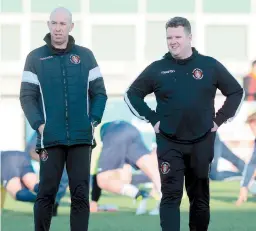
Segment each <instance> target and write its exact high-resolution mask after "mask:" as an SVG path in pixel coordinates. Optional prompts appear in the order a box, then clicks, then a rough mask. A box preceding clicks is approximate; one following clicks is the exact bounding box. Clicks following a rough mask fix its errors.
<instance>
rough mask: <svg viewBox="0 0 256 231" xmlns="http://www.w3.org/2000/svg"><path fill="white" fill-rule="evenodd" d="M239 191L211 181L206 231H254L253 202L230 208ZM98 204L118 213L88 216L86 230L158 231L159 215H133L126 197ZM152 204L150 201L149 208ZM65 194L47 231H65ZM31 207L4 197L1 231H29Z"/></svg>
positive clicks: (184, 209)
mask: <svg viewBox="0 0 256 231" xmlns="http://www.w3.org/2000/svg"><path fill="white" fill-rule="evenodd" d="M238 191H239V183H238V182H211V222H210V227H209V231H256V199H255V198H253V197H251V195H250V198H249V201H248V202H247V203H245V204H244V205H242V206H241V207H236V206H235V205H234V202H235V200H236V199H237V195H238ZM100 204H115V205H117V206H118V207H119V211H118V212H112V213H111V212H102V213H97V214H91V216H90V226H89V231H160V230H161V229H160V226H159V216H149V215H141V216H136V215H135V214H134V212H135V209H136V204H133V201H132V200H131V199H130V198H127V197H121V196H116V195H113V194H105V193H104V195H103V197H102V198H101V200H100ZM154 204H155V202H154V201H153V200H151V199H150V201H149V206H148V208H149V209H152V208H153V207H154ZM69 206H70V203H69V194H67V196H66V197H65V198H64V199H63V201H62V204H61V206H60V208H59V216H58V217H54V218H53V219H52V225H51V230H53V231H68V230H70V228H69ZM32 211H33V206H32V204H28V203H21V202H16V201H14V200H12V199H11V198H10V197H7V199H6V203H5V206H4V209H3V211H2V214H1V215H2V216H1V218H2V224H1V225H2V229H1V230H2V231H15V230H19V231H29V230H31V231H32V230H34V229H33V212H32ZM187 224H188V198H184V199H183V201H182V205H181V231H188V230H189V229H188V225H187Z"/></svg>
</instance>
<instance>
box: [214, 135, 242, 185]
mask: <svg viewBox="0 0 256 231" xmlns="http://www.w3.org/2000/svg"><path fill="white" fill-rule="evenodd" d="M221 158H223V159H225V160H227V161H229V162H230V163H232V164H233V165H234V166H235V167H236V169H237V171H236V172H234V171H218V164H219V160H220V159H221ZM244 166H245V162H244V161H243V160H242V159H240V158H239V157H238V156H237V155H235V154H234V153H233V152H232V151H231V150H230V149H229V148H228V146H227V145H226V144H225V143H224V142H223V141H222V140H221V139H220V136H219V134H218V133H216V138H215V143H214V158H213V162H212V164H211V171H210V176H209V177H210V179H211V180H216V181H222V180H228V179H229V180H231V179H237V178H238V177H239V178H241V177H242V174H243V171H244Z"/></svg>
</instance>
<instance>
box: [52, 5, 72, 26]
mask: <svg viewBox="0 0 256 231" xmlns="http://www.w3.org/2000/svg"><path fill="white" fill-rule="evenodd" d="M58 11H62V12H65V13H66V14H67V15H68V17H69V19H70V23H72V13H71V12H70V10H68V9H67V8H65V7H57V8H55V9H54V10H53V11H52V12H51V14H50V18H51V17H52V15H53V14H55V13H56V12H58Z"/></svg>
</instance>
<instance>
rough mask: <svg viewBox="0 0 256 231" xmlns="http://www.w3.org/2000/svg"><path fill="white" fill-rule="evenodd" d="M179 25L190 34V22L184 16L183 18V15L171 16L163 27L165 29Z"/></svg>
mask: <svg viewBox="0 0 256 231" xmlns="http://www.w3.org/2000/svg"><path fill="white" fill-rule="evenodd" d="M179 26H182V27H184V30H185V31H187V32H188V34H191V25H190V22H189V21H188V20H187V19H186V18H183V17H174V18H171V19H170V20H168V21H167V23H166V24H165V29H166V30H167V28H169V27H179Z"/></svg>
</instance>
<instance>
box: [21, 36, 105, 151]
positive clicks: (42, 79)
mask: <svg viewBox="0 0 256 231" xmlns="http://www.w3.org/2000/svg"><path fill="white" fill-rule="evenodd" d="M44 40H45V42H46V45H44V46H42V47H39V48H37V49H35V50H33V51H32V52H30V53H29V55H28V56H27V59H26V63H25V67H24V71H23V75H22V83H21V89H20V103H21V107H22V109H23V111H24V114H25V116H26V118H27V120H28V122H29V124H30V125H31V127H32V128H33V129H34V130H36V131H37V134H38V141H37V149H38V150H39V149H41V148H46V147H51V146H55V145H75V144H89V145H94V139H93V132H94V129H93V126H97V124H99V123H100V122H101V119H102V116H103V113H104V110H105V105H106V101H107V94H106V89H105V85H104V80H103V77H102V75H101V72H100V69H99V66H98V64H97V61H96V60H95V57H94V55H93V53H92V51H91V50H89V49H87V48H85V47H81V46H78V45H76V44H75V40H74V38H73V37H72V36H69V42H68V45H67V48H66V49H63V50H61V49H56V48H54V47H52V45H51V37H50V34H47V35H46V36H45V38H44ZM41 124H45V128H44V131H43V134H42V136H41V135H40V133H39V131H38V128H39V126H40V125H41Z"/></svg>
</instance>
